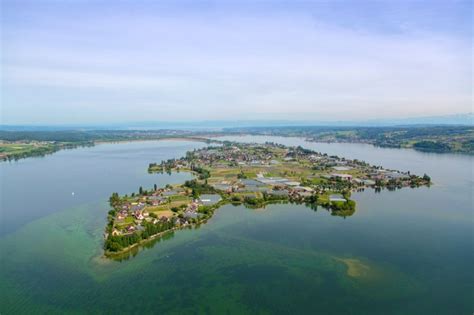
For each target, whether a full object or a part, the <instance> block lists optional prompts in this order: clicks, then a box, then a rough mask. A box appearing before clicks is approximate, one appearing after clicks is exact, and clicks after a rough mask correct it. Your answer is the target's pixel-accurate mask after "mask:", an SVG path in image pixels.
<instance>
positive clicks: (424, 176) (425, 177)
mask: <svg viewBox="0 0 474 315" xmlns="http://www.w3.org/2000/svg"><path fill="white" fill-rule="evenodd" d="M423 180H425V181H427V182H428V183H429V182H431V177H429V176H428V175H427V174H424V175H423Z"/></svg>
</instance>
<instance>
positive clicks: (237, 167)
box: [104, 141, 431, 256]
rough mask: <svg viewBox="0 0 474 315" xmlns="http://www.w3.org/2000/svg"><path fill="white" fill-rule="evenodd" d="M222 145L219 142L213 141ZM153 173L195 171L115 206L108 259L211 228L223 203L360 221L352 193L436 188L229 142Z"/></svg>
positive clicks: (371, 169)
mask: <svg viewBox="0 0 474 315" xmlns="http://www.w3.org/2000/svg"><path fill="white" fill-rule="evenodd" d="M214 142H219V141H214ZM148 171H149V172H150V173H164V172H167V173H171V172H181V171H185V172H191V173H192V174H193V175H194V176H195V178H194V179H192V180H188V181H186V182H184V183H182V184H179V185H166V186H165V187H157V185H156V184H155V185H154V187H152V188H150V189H144V188H143V187H140V188H139V190H138V192H136V193H132V194H130V195H124V196H120V195H119V194H118V193H113V194H112V195H111V197H110V199H109V202H110V206H111V207H112V209H111V210H110V211H109V213H108V217H107V226H106V229H105V233H104V237H105V241H104V251H105V255H106V256H114V255H117V254H120V253H123V252H126V251H128V250H130V249H132V248H134V247H137V246H138V245H140V244H142V243H144V242H148V241H149V240H152V239H155V238H157V237H160V236H162V235H164V234H165V233H168V232H170V231H173V230H176V229H180V228H184V227H190V226H193V225H198V224H201V223H203V222H206V221H207V220H208V219H209V218H210V217H211V216H212V215H213V214H214V211H215V210H216V209H217V208H219V207H221V206H222V205H224V204H234V205H244V206H246V207H249V208H262V207H265V206H266V205H268V204H274V203H288V202H290V203H296V204H304V205H306V206H309V207H313V208H317V207H318V206H320V207H323V208H325V209H327V210H328V211H330V212H331V214H332V215H334V216H341V217H348V216H351V215H352V214H354V212H355V210H356V203H355V201H354V200H351V199H350V197H351V192H353V191H361V190H364V189H375V190H376V191H380V190H382V189H389V190H394V189H400V188H403V187H412V188H415V187H419V186H427V185H430V184H431V178H430V177H429V176H428V175H426V174H424V175H423V176H417V175H414V174H411V173H410V172H401V171H397V170H390V169H385V168H383V167H381V166H375V165H370V164H368V163H366V162H364V161H360V160H357V159H353V160H351V159H345V158H341V157H338V156H329V155H327V154H323V153H319V152H315V151H312V150H308V149H305V148H302V147H300V146H298V147H286V146H284V145H280V144H276V143H265V144H243V143H237V142H230V141H223V142H219V143H217V144H216V145H212V146H207V147H205V148H202V149H197V150H194V151H190V152H187V153H186V156H183V157H181V158H179V159H170V160H167V161H162V162H160V163H150V164H149V167H148Z"/></svg>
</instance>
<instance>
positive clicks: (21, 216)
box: [0, 137, 474, 314]
mask: <svg viewBox="0 0 474 315" xmlns="http://www.w3.org/2000/svg"><path fill="white" fill-rule="evenodd" d="M273 139H274V140H278V141H280V142H284V143H287V144H289V143H288V141H290V143H295V144H300V142H301V143H302V144H303V145H305V146H308V147H310V148H314V149H317V150H318V151H319V150H320V151H324V152H328V153H331V154H339V155H343V154H342V152H347V154H345V156H348V157H352V158H361V159H365V160H367V161H369V162H371V163H375V164H382V165H384V166H387V167H392V168H398V169H402V170H412V171H414V172H416V173H423V172H426V173H428V174H430V175H431V176H432V178H433V180H434V182H435V185H434V186H432V187H430V188H421V189H404V190H399V191H395V192H387V191H384V192H382V193H378V194H376V193H374V192H373V191H366V192H363V193H358V194H355V195H354V198H355V199H356V200H357V205H358V206H357V211H356V213H355V214H354V215H353V216H351V217H347V218H345V219H344V218H341V217H334V216H331V215H330V214H329V213H328V212H327V211H326V210H324V209H317V210H316V211H315V210H312V209H309V208H306V207H304V206H296V205H291V204H282V205H272V206H268V207H266V208H265V209H261V210H251V209H246V208H244V207H233V206H230V205H229V206H225V207H223V208H221V209H220V210H218V211H217V212H216V215H215V216H214V217H213V218H212V219H211V220H210V221H209V222H208V223H207V224H204V225H202V226H200V227H198V228H195V229H188V230H180V231H177V232H175V233H171V234H169V235H167V236H166V237H165V238H166V239H162V240H158V241H157V242H156V243H154V244H150V245H149V246H148V248H143V249H141V250H139V251H138V252H137V253H133V255H135V256H131V257H129V258H128V259H124V260H122V261H111V260H105V259H102V258H100V253H101V250H100V248H101V242H102V231H103V227H104V223H105V215H106V212H107V210H108V209H107V204H106V200H107V197H108V196H109V195H110V193H111V192H113V191H118V192H120V193H125V192H127V193H130V192H132V191H134V190H137V188H138V186H140V185H143V186H144V187H147V186H152V185H153V183H157V184H159V185H161V184H164V183H166V182H180V181H182V180H184V179H186V178H189V174H174V175H172V176H168V175H161V176H157V175H149V174H147V173H146V168H147V165H148V163H149V162H153V161H159V160H161V159H165V158H170V157H173V156H180V155H181V154H183V153H184V152H185V151H186V150H189V149H192V148H194V147H199V146H202V144H198V143H190V142H176V141H163V142H139V143H121V144H104V145H99V146H97V147H94V148H83V149H77V150H71V151H62V152H59V153H57V154H55V155H52V156H48V157H45V158H41V159H29V160H23V161H20V162H19V163H4V164H0V170H1V171H2V189H1V191H2V195H1V197H2V199H1V205H2V207H1V210H2V212H1V213H2V217H1V218H2V231H1V235H2V237H1V238H0V249H1V268H0V296H1V303H0V313H2V314H32V313H37V314H41V313H43V314H46V313H47V314H54V313H57V314H65V313H88V314H93V313H97V314H104V313H110V314H111V313H114V314H117V313H159V314H183V313H204V314H206V313H207V314H209V313H214V314H222V313H229V314H242V313H251V314H259V313H261V314H273V313H275V314H279V313H281V314H288V313H291V314H314V313H321V314H467V313H472V310H473V297H474V296H473V283H474V279H473V278H474V277H473V274H472V265H473V263H474V254H473V250H472V248H473V238H472V236H473V234H472V227H473V217H472V185H473V181H472V163H473V159H472V157H466V156H460V155H436V154H435V155H433V154H425V153H418V152H414V151H410V150H394V149H380V148H373V147H371V146H365V145H352V144H350V145H347V144H345V145H326V144H315V143H305V142H304V141H303V140H299V139H288V138H284V139H281V138H272V140H273ZM239 140H241V141H249V140H252V141H262V140H268V138H264V139H262V138H248V137H246V138H239ZM27 183H29V184H27ZM72 191H74V192H75V194H74V196H72V195H71V192H72Z"/></svg>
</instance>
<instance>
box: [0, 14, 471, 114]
mask: <svg viewBox="0 0 474 315" xmlns="http://www.w3.org/2000/svg"><path fill="white" fill-rule="evenodd" d="M155 13H156V12H155ZM37 19H39V20H37ZM37 19H32V24H31V25H20V26H15V27H13V26H11V27H7V30H6V32H5V34H6V35H5V36H4V39H3V41H4V46H5V50H4V56H3V58H2V65H3V69H4V70H3V81H2V86H3V90H4V94H5V95H4V99H3V100H4V107H6V108H7V110H6V111H5V112H6V113H7V120H9V121H19V120H20V118H21V119H34V115H35V112H34V111H33V112H32V113H29V114H27V113H25V110H24V109H25V108H33V107H35V108H38V110H43V109H48V108H50V106H51V105H46V104H49V103H51V102H55V109H56V110H55V115H57V116H59V118H58V119H60V117H61V112H62V111H64V112H66V111H70V110H75V111H80V110H81V108H83V107H81V104H82V106H86V104H87V106H91V104H93V105H94V106H95V107H97V108H99V107H100V108H101V110H100V112H103V111H107V109H112V108H115V107H117V106H118V107H120V108H121V111H120V112H117V113H114V114H113V115H112V116H110V117H107V119H110V120H121V121H123V120H124V119H133V120H140V119H147V120H150V119H153V117H157V118H160V117H166V118H167V119H209V118H210V119H219V118H226V117H227V116H229V115H232V116H233V117H235V118H247V117H252V116H262V117H263V116H266V118H273V117H277V116H279V115H287V116H288V117H292V118H294V119H313V118H318V119H321V118H323V119H336V120H338V119H350V118H377V117H389V116H397V117H403V116H409V115H421V114H424V115H428V114H429V115H435V114H446V113H452V112H467V111H469V110H470V106H471V105H470V101H471V89H472V81H471V73H472V64H471V57H470V53H471V48H470V41H468V40H466V39H465V38H464V37H462V36H461V37H460V36H459V35H458V34H446V33H443V32H439V31H437V30H430V29H421V28H410V27H412V26H413V23H406V22H403V23H402V22H400V23H402V24H403V25H404V27H399V28H398V31H397V32H387V31H384V30H383V27H381V28H376V27H374V26H373V25H370V26H364V25H362V26H360V25H359V27H357V28H356V29H353V28H351V27H348V26H347V25H343V24H341V23H333V22H331V19H329V18H327V17H326V18H321V17H320V16H317V15H316V16H315V14H314V13H313V12H304V11H297V12H290V13H282V12H268V13H265V12H256V13H252V12H246V13H245V14H243V13H242V12H233V13H232V12H229V11H217V12H211V13H209V12H208V11H206V10H204V9H203V11H199V12H198V13H196V12H178V13H176V12H175V13H173V14H168V15H167V14H163V15H160V14H158V15H156V14H155V15H150V14H145V13H143V12H139V13H137V14H127V12H125V13H124V12H119V13H117V14H111V15H92V16H88V17H87V18H86V19H85V20H77V19H76V20H68V19H61V18H60V17H59V18H58V19H57V20H51V19H49V20H47V21H46V20H45V19H43V18H42V17H41V16H40V17H39V18H37ZM51 21H53V22H51ZM402 24H400V25H402ZM58 25H60V26H61V27H60V28H58V27H57V26H58ZM31 91H35V94H36V95H37V97H35V98H34V99H31V98H28V97H25V96H24V95H23V94H25V93H29V92H30V93H31ZM137 103H140V104H141V105H140V108H141V110H140V112H137V111H135V110H134V109H135V104H137ZM127 106H129V108H130V110H128V111H127ZM171 108H173V110H170V109H171ZM96 113H99V111H98V110H97V112H96ZM26 115H30V116H29V117H28V116H26ZM89 115H90V117H89V119H91V120H92V119H96V118H97V117H95V116H94V115H95V112H94V111H93V110H90V111H89ZM114 115H115V116H114ZM86 116H87V115H86ZM25 117H26V118H25ZM82 118H83V119H85V116H82ZM98 118H100V117H98ZM67 119H70V118H69V117H68V118H67Z"/></svg>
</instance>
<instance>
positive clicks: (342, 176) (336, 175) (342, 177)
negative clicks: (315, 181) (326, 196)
mask: <svg viewBox="0 0 474 315" xmlns="http://www.w3.org/2000/svg"><path fill="white" fill-rule="evenodd" d="M331 178H332V179H340V180H351V179H352V175H349V174H340V173H333V174H331Z"/></svg>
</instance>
